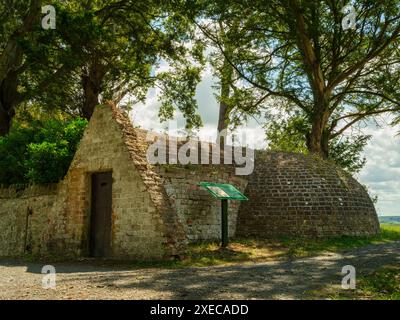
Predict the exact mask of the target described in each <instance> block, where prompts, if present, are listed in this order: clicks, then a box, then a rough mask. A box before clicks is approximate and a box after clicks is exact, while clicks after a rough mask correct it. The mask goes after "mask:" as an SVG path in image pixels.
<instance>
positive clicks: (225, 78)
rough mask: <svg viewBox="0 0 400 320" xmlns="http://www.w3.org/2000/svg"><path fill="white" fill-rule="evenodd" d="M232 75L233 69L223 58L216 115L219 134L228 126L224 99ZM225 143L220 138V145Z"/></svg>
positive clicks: (227, 113)
mask: <svg viewBox="0 0 400 320" xmlns="http://www.w3.org/2000/svg"><path fill="white" fill-rule="evenodd" d="M232 76H233V69H232V66H231V65H230V64H229V62H228V61H227V60H226V59H225V60H224V64H223V66H222V70H221V91H220V99H221V101H220V103H219V117H218V132H217V134H220V133H221V132H222V131H223V130H226V129H227V128H228V124H229V111H230V110H229V106H228V104H227V103H226V102H225V101H224V100H225V99H227V98H229V95H230V85H231V81H232ZM225 144H226V141H225V139H222V140H220V145H221V147H223V146H224V145H225Z"/></svg>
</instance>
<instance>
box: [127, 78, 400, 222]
mask: <svg viewBox="0 0 400 320" xmlns="http://www.w3.org/2000/svg"><path fill="white" fill-rule="evenodd" d="M214 84H215V79H213V77H212V74H211V72H210V71H209V70H208V71H206V72H205V73H204V75H203V79H202V82H201V83H200V85H199V86H198V89H197V96H196V99H197V102H198V107H199V113H200V114H201V116H202V119H203V122H204V127H203V128H202V129H201V130H200V138H201V139H202V140H213V139H214V137H215V134H216V128H217V120H218V104H217V101H216V99H215V97H214V89H213V88H212V86H213V85H214ZM159 107H160V103H159V102H158V98H157V91H155V90H151V91H150V93H149V96H148V99H147V101H146V104H145V105H137V106H135V107H134V109H133V111H132V113H131V117H132V120H133V122H134V124H135V125H139V126H141V127H142V128H144V129H148V130H157V131H161V130H163V128H165V124H161V123H160V122H159V120H158V117H157V113H158V109H159ZM176 119H177V120H178V127H181V128H183V127H184V120H183V118H182V117H181V115H180V114H179V113H178V114H177V115H176ZM380 122H381V123H384V122H385V121H384V119H383V120H381V121H380ZM241 129H242V130H245V132H246V135H247V143H248V144H250V146H252V147H257V148H262V147H265V146H266V144H267V142H266V141H265V138H264V136H265V135H264V132H263V130H262V128H261V126H260V125H259V123H258V122H257V121H256V120H252V121H250V122H249V123H248V124H247V125H246V126H243V127H242V128H241ZM399 130H400V128H391V127H388V126H383V127H382V128H379V127H377V126H376V125H374V124H371V125H370V126H368V127H367V128H366V129H365V131H364V132H365V133H367V134H371V135H372V136H373V137H372V140H371V141H370V143H369V144H368V146H367V147H366V148H365V152H364V153H365V157H366V158H367V164H366V165H365V167H364V168H363V170H362V171H361V172H360V173H359V174H357V176H356V178H357V179H358V180H359V181H360V182H361V183H363V184H364V185H366V186H367V187H368V189H369V192H370V194H372V195H374V196H375V195H376V196H378V203H377V204H376V209H377V212H378V214H379V215H386V216H390V215H400V136H397V137H396V131H399Z"/></svg>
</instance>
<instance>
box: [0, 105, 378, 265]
mask: <svg viewBox="0 0 400 320" xmlns="http://www.w3.org/2000/svg"><path fill="white" fill-rule="evenodd" d="M146 136H147V131H145V130H140V129H134V128H133V127H132V125H131V123H130V120H129V118H128V117H127V116H126V115H125V114H124V113H123V112H122V111H120V110H118V109H117V108H116V107H114V106H100V107H97V108H96V110H95V112H94V114H93V117H92V119H91V121H90V123H89V125H88V128H87V129H86V130H85V133H84V136H83V138H82V140H81V142H80V145H79V148H78V151H77V152H76V154H75V157H74V160H73V162H72V164H71V166H70V169H69V171H68V173H67V175H66V177H65V178H64V179H63V180H62V181H60V183H58V184H57V185H51V186H34V187H30V188H28V189H26V190H23V191H17V190H15V189H13V188H9V189H0V256H10V255H22V254H30V253H32V254H38V255H55V256H61V257H79V256H88V254H89V235H90V220H91V202H92V199H91V197H92V195H91V194H92V192H91V180H92V175H93V174H94V173H98V172H112V180H113V181H112V217H111V224H112V225H111V244H110V246H111V252H110V254H109V256H108V257H109V258H117V259H141V260H143V259H153V260H158V259H165V258H170V257H174V256H181V255H184V253H185V250H186V245H187V243H188V242H190V241H200V240H216V239H219V238H220V236H221V221H220V219H221V212H220V210H221V208H220V201H218V200H215V199H213V198H212V197H211V195H210V194H209V193H208V192H207V191H205V190H203V189H201V188H200V187H199V185H198V184H199V183H200V182H202V181H207V182H223V183H231V184H233V185H234V186H236V187H237V188H238V189H239V190H241V191H242V192H244V193H245V194H246V195H247V196H248V197H249V201H248V202H246V201H245V202H236V201H230V203H229V234H230V236H231V237H233V236H235V235H239V236H258V237H272V236H279V235H290V236H336V235H371V234H375V233H377V232H378V231H379V223H378V219H377V215H376V212H375V209H374V206H373V204H372V202H371V199H370V198H369V196H368V194H367V192H366V191H365V190H364V188H363V187H362V186H361V185H360V184H359V183H358V182H357V181H356V180H354V179H353V178H352V177H351V176H350V175H348V174H347V173H345V172H344V171H343V170H340V169H337V168H336V167H335V166H333V165H332V164H330V163H328V162H325V161H322V160H319V159H316V158H313V157H306V156H303V155H298V154H289V153H268V152H267V153H266V152H257V153H256V155H255V170H254V173H253V174H251V175H250V176H247V177H246V176H235V170H234V166H233V165H195V164H188V165H171V164H169V165H165V164H163V165H151V164H150V163H149V162H148V160H147V150H148V147H149V145H150V143H151V142H150V141H147V137H146ZM159 136H160V135H159ZM186 142H187V141H186V140H182V139H181V140H179V142H178V145H179V146H181V145H182V144H184V143H186ZM196 143H197V142H196ZM203 146H204V145H203ZM208 147H210V146H207V150H208V149H210V150H211V148H208ZM165 148H167V147H165ZM178 148H179V147H178ZM166 151H169V150H166ZM207 155H208V156H209V157H211V155H210V154H208V153H207Z"/></svg>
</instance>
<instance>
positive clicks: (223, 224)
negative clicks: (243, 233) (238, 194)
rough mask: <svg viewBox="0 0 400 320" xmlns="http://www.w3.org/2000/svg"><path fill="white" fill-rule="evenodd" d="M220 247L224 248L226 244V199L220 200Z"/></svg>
mask: <svg viewBox="0 0 400 320" xmlns="http://www.w3.org/2000/svg"><path fill="white" fill-rule="evenodd" d="M221 235H222V237H221V238H222V239H221V240H222V241H221V247H223V248H225V247H226V246H228V242H229V240H228V239H229V237H228V200H227V199H222V200H221Z"/></svg>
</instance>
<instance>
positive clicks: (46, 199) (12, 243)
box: [0, 185, 57, 256]
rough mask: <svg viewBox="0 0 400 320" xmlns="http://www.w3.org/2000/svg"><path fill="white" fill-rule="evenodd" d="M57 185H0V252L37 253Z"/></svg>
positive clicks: (2, 254)
mask: <svg viewBox="0 0 400 320" xmlns="http://www.w3.org/2000/svg"><path fill="white" fill-rule="evenodd" d="M56 195H57V186H55V185H49V186H46V187H44V186H34V187H30V188H28V189H25V190H23V191H17V190H16V189H14V188H9V189H0V204H1V205H0V230H1V232H0V256H14V255H23V254H24V253H27V254H28V253H38V252H39V251H40V249H41V246H42V244H43V242H42V239H41V234H42V232H43V227H44V226H46V225H47V219H46V217H47V213H48V212H49V211H50V210H51V208H52V206H53V204H54V202H55V200H56Z"/></svg>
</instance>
